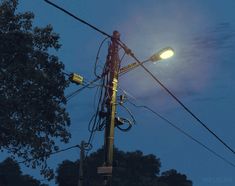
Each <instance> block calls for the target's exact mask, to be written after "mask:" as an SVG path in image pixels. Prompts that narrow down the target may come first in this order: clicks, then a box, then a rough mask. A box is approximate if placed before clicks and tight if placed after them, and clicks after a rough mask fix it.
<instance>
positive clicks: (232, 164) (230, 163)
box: [123, 90, 235, 168]
mask: <svg viewBox="0 0 235 186" xmlns="http://www.w3.org/2000/svg"><path fill="white" fill-rule="evenodd" d="M123 91H124V90H123ZM125 92H126V91H125ZM126 93H127V92H126ZM132 99H134V100H137V98H135V97H134V96H132ZM126 100H127V102H128V103H130V104H131V105H132V106H134V107H136V108H143V109H145V110H147V111H150V112H151V113H153V114H154V115H156V116H157V117H159V118H160V119H162V120H163V121H165V122H166V123H167V124H168V125H169V126H171V127H173V128H174V129H175V130H177V131H178V132H180V133H181V134H183V135H184V136H186V137H187V138H189V139H190V140H192V141H194V142H195V143H197V144H198V145H200V146H201V147H203V148H204V149H206V150H207V151H209V152H210V153H211V154H213V155H214V156H216V157H217V158H219V159H221V160H222V161H224V162H225V163H227V164H229V165H230V166H232V167H233V168H235V164H234V163H232V162H231V161H229V160H228V159H226V158H225V157H224V156H222V155H220V154H219V153H217V152H216V151H214V150H212V149H211V148H210V147H208V146H207V145H205V144H203V143H202V142H201V141H199V140H198V139H196V138H194V137H193V136H192V135H190V134H188V133H187V132H186V131H185V130H183V129H181V128H180V127H178V126H177V125H176V124H174V123H173V122H171V121H170V120H168V119H167V118H166V117H164V116H162V115H161V114H159V113H158V112H156V111H155V110H154V109H152V108H150V107H149V106H146V105H137V104H136V103H134V102H133V101H130V99H128V98H127V99H126Z"/></svg>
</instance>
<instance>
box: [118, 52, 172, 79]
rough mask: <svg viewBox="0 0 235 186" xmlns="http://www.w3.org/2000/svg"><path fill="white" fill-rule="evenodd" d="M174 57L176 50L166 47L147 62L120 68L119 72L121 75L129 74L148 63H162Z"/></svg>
mask: <svg viewBox="0 0 235 186" xmlns="http://www.w3.org/2000/svg"><path fill="white" fill-rule="evenodd" d="M173 55H174V50H173V49H172V48H171V47H166V48H163V49H162V50H160V51H159V52H157V53H155V54H153V55H152V56H151V57H150V58H148V59H147V60H144V61H142V62H141V63H138V62H134V63H131V64H129V65H127V66H125V67H122V68H120V70H119V74H120V75H122V74H125V73H126V72H129V71H131V70H133V69H134V68H136V67H138V66H140V65H142V64H144V63H146V62H149V61H151V62H157V61H160V60H162V59H168V58H171V57H172V56H173Z"/></svg>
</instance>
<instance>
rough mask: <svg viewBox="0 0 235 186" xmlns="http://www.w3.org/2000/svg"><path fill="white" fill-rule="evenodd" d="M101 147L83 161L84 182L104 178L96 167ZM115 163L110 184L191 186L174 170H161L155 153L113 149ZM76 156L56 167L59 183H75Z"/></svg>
mask: <svg viewBox="0 0 235 186" xmlns="http://www.w3.org/2000/svg"><path fill="white" fill-rule="evenodd" d="M103 154H104V152H103V149H99V150H97V151H96V152H94V153H92V154H90V155H89V156H88V157H87V158H86V160H85V162H84V164H85V165H84V185H86V186H98V185H99V186H100V185H102V182H103V178H102V176H101V175H98V174H97V167H99V166H101V165H102V163H103ZM114 159H115V163H114V164H116V166H115V168H114V171H113V177H112V185H113V186H192V182H191V181H190V180H188V179H187V177H186V175H183V174H180V173H177V172H176V171H175V170H170V171H167V172H164V173H162V175H161V176H159V173H160V166H161V164H160V160H159V159H158V158H156V156H154V155H152V154H149V155H143V153H142V152H141V151H135V152H123V151H120V150H118V149H116V148H115V149H114ZM78 167H79V160H78V161H76V162H72V161H69V160H66V161H63V162H62V163H61V164H60V165H59V166H58V168H57V177H56V182H57V183H58V185H59V186H77V183H78V175H79V168H78Z"/></svg>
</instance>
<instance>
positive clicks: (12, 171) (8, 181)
mask: <svg viewBox="0 0 235 186" xmlns="http://www.w3.org/2000/svg"><path fill="white" fill-rule="evenodd" d="M0 185H1V186H16V185H17V186H47V185H45V184H41V183H40V181H38V180H36V179H34V178H33V177H32V176H29V175H23V174H22V172H21V170H20V167H19V165H18V163H17V162H15V161H14V160H13V159H11V158H7V159H5V160H4V161H3V162H1V163H0Z"/></svg>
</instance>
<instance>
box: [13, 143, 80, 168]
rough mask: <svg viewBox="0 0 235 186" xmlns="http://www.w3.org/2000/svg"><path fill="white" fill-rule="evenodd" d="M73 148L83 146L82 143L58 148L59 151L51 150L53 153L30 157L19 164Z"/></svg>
mask: <svg viewBox="0 0 235 186" xmlns="http://www.w3.org/2000/svg"><path fill="white" fill-rule="evenodd" d="M73 148H81V147H80V145H73V146H70V147H67V148H64V149H61V150H58V151H54V152H51V153H47V154H44V155H41V156H38V157H35V158H31V159H28V160H24V161H20V162H18V163H19V164H21V163H26V162H29V161H32V160H36V159H38V158H43V157H47V156H51V155H54V154H58V153H61V152H65V151H68V150H70V149H73Z"/></svg>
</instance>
